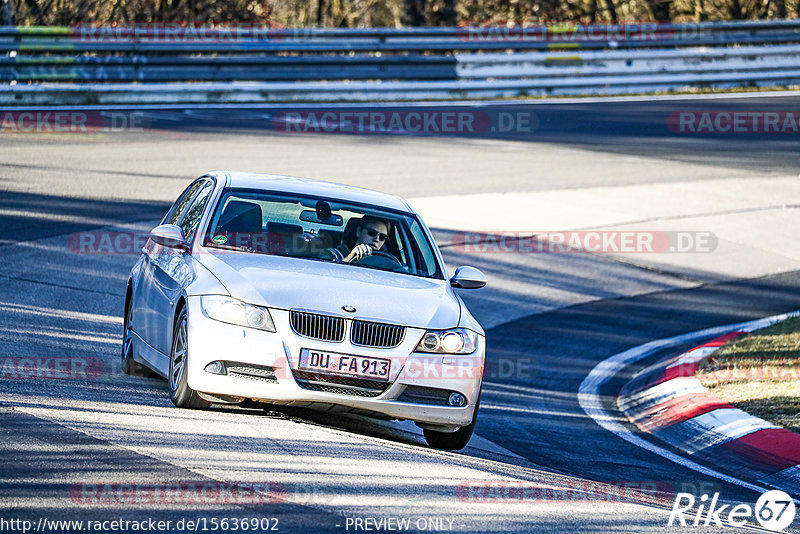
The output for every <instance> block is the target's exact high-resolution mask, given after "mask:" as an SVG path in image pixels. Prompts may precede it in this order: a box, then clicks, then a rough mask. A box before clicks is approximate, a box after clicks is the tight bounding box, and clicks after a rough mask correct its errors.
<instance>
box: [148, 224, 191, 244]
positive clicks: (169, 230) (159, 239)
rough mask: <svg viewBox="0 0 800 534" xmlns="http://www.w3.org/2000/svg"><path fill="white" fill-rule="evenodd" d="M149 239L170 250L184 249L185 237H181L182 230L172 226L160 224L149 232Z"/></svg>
mask: <svg viewBox="0 0 800 534" xmlns="http://www.w3.org/2000/svg"><path fill="white" fill-rule="evenodd" d="M150 239H152V240H153V241H155V242H156V243H158V244H159V245H163V246H165V247H170V248H179V249H186V248H187V245H188V244H187V243H186V237H185V236H184V235H183V229H182V228H181V227H180V226H175V225H174V224H162V225H161V226H156V227H155V228H153V229H152V230H150Z"/></svg>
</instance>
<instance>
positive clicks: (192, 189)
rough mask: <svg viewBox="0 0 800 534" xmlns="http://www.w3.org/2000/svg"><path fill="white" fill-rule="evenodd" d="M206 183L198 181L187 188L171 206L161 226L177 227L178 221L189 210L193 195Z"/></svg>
mask: <svg viewBox="0 0 800 534" xmlns="http://www.w3.org/2000/svg"><path fill="white" fill-rule="evenodd" d="M206 183H207V182H206V181H205V180H198V181H197V182H195V183H193V184H192V185H190V186H189V187H187V188H186V191H184V192H183V194H182V195H181V197H180V198H179V199H178V200H177V201H176V202H175V204H173V205H172V208H171V209H170V210H169V213H167V216H166V218H165V219H164V223H163V224H174V225H178V223H179V222H180V220H181V219H183V216H184V214H185V213H186V210H187V209H188V208H189V204H190V203H191V201H192V198H194V195H195V193H197V191H198V190H199V189H200V188H201V187H203V185H204V184H206Z"/></svg>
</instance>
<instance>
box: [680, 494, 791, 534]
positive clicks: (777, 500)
mask: <svg viewBox="0 0 800 534" xmlns="http://www.w3.org/2000/svg"><path fill="white" fill-rule="evenodd" d="M718 501H719V493H714V495H713V496H711V497H710V498H709V496H708V494H704V495H702V496H701V497H700V498H699V499H697V498H695V496H694V495H692V494H691V493H678V494H677V495H676V496H675V502H674V503H673V505H672V512H671V513H670V514H669V522H668V523H667V525H668V526H670V527H671V526H673V525H680V526H682V527H685V526H695V527H697V526H701V525H702V526H705V527H707V526H718V527H724V526H731V527H743V526H745V525H747V523H748V522H750V521H752V520H753V518H754V517H755V520H756V521H758V523H759V524H760V525H761V526H762V527H763V528H765V529H767V530H772V531H774V532H780V531H782V530H785V529H786V528H787V527H789V525H791V524H792V521H794V516H795V511H796V510H795V504H794V500H793V499H792V497H791V496H789V494H787V493H785V492H783V491H780V490H772V491H767V492H765V493H763V494H761V497H759V498H758V500H757V501H756V504H755V506H750V505H749V504H744V503H741V504H736V505H734V506H732V505H730V504H723V505H720V504H718ZM695 505H696V506H697V508H696V509H695ZM692 517H693V519H692Z"/></svg>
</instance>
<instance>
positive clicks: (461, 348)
mask: <svg viewBox="0 0 800 534" xmlns="http://www.w3.org/2000/svg"><path fill="white" fill-rule="evenodd" d="M477 346H478V334H476V333H475V332H473V331H472V330H467V329H466V328H453V329H452V330H428V331H427V332H425V335H424V336H422V339H421V340H420V342H419V345H417V348H416V352H436V353H441V354H472V353H473V352H475V347H477Z"/></svg>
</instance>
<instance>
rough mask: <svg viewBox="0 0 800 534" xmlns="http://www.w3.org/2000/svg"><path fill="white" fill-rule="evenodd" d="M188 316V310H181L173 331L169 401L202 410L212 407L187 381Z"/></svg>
mask: <svg viewBox="0 0 800 534" xmlns="http://www.w3.org/2000/svg"><path fill="white" fill-rule="evenodd" d="M187 325H188V316H187V314H186V308H183V309H181V311H180V313H179V314H178V319H177V320H176V321H175V328H174V329H173V331H172V350H171V351H170V355H169V375H168V376H167V384H168V387H169V400H171V401H172V404H174V405H175V406H177V407H178V408H189V409H193V410H202V409H204V408H208V407H209V406H211V403H210V402H208V401H207V400H205V399H202V398H200V395H198V394H197V392H196V391H195V390H193V389H192V388H190V387H189V384H188V382H187V379H186V374H187V372H186V364H187V362H188V361H189V360H188V356H189V347H188V343H187V341H188V339H187V335H186V334H187V332H186V330H187Z"/></svg>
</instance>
